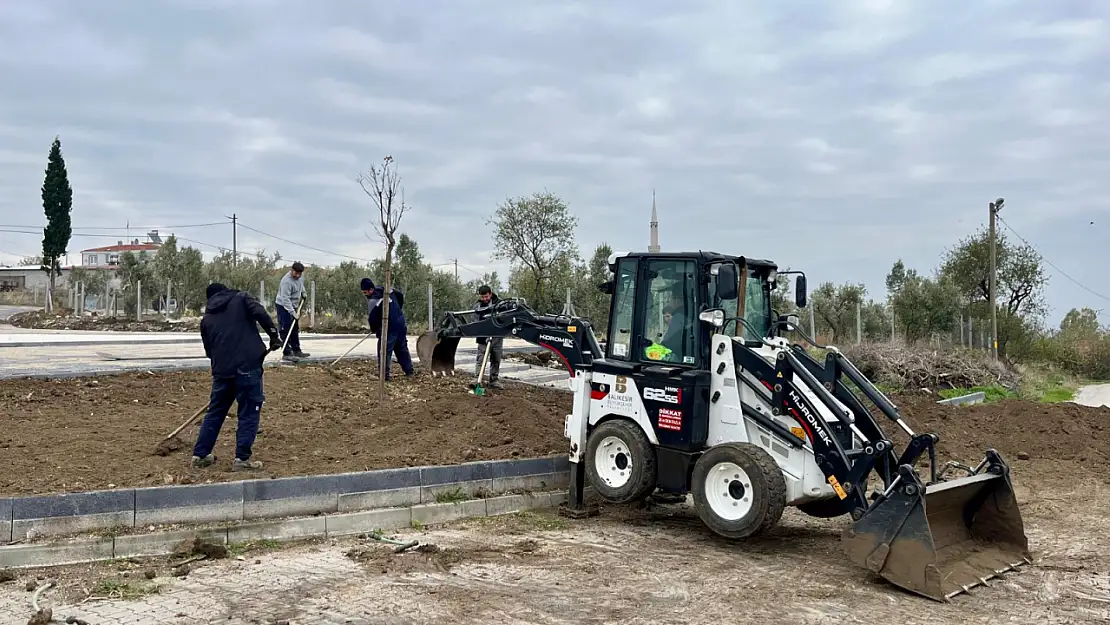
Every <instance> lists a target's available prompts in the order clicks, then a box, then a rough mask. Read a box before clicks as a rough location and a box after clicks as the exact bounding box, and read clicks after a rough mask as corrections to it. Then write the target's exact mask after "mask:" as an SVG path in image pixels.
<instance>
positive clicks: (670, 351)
mask: <svg viewBox="0 0 1110 625" xmlns="http://www.w3.org/2000/svg"><path fill="white" fill-rule="evenodd" d="M645 269H646V275H645V278H646V280H645V282H644V286H645V288H646V292H645V294H644V297H643V298H642V300H641V302H642V303H641V305H642V306H643V310H642V311H641V318H642V319H643V324H644V332H643V347H642V348H641V349H640V350H639V352H640V353H639V359H640V360H641V361H644V362H665V363H668V364H680V365H692V364H695V363H696V362H697V344H698V325H697V324H698V320H697V303H696V300H695V294H696V293H697V287H698V280H697V266H696V264H695V262H694V261H693V260H677V259H676V260H672V259H657V260H650V261H648V262H647V267H646V268H645Z"/></svg>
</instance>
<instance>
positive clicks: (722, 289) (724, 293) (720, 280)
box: [717, 263, 739, 299]
mask: <svg viewBox="0 0 1110 625" xmlns="http://www.w3.org/2000/svg"><path fill="white" fill-rule="evenodd" d="M719 267H720V269H718V270H717V297H719V298H721V299H736V296H737V295H738V292H739V286H738V284H737V282H739V277H738V276H737V273H736V265H734V264H733V263H723V264H721V265H719Z"/></svg>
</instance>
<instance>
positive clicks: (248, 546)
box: [227, 538, 281, 556]
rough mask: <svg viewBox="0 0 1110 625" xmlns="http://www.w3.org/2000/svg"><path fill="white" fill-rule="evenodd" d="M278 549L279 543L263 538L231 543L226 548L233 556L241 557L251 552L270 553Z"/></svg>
mask: <svg viewBox="0 0 1110 625" xmlns="http://www.w3.org/2000/svg"><path fill="white" fill-rule="evenodd" d="M280 548H281V542H280V541H277V540H271V539H269V538H263V539H261V540H248V541H244V542H239V543H231V544H229V545H228V546H227V552H228V553H229V554H231V555H233V556H241V555H243V554H245V553H250V552H252V551H272V550H274V549H280Z"/></svg>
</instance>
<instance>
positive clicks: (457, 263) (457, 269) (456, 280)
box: [455, 258, 459, 284]
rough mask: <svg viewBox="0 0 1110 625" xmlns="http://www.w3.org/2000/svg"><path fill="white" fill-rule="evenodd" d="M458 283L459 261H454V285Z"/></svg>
mask: <svg viewBox="0 0 1110 625" xmlns="http://www.w3.org/2000/svg"><path fill="white" fill-rule="evenodd" d="M458 283H459V259H457V258H456V259H455V284H458Z"/></svg>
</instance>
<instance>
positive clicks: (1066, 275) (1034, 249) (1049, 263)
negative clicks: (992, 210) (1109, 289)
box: [996, 215, 1110, 302]
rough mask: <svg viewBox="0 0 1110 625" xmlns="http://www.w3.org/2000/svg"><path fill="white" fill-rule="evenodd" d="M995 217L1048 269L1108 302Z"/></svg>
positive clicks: (998, 217) (1002, 220) (1003, 220)
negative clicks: (1039, 258) (1038, 257)
mask: <svg viewBox="0 0 1110 625" xmlns="http://www.w3.org/2000/svg"><path fill="white" fill-rule="evenodd" d="M996 217H997V219H998V221H1001V222H1002V225H1003V226H1006V229H1007V230H1009V231H1010V232H1012V233H1014V236H1015V237H1017V238H1018V239H1020V240H1021V242H1022V243H1024V244H1026V245H1028V246H1029V247H1030V248H1031V249H1032V250H1033V251H1034V252H1036V253H1037V255H1038V256H1040V257H1041V260H1043V261H1044V262H1045V264H1047V265H1048V266H1049V267H1052V268H1053V269H1055V270H1056V271H1058V272H1059V273H1060V275H1062V276H1064V277H1065V278H1067V279H1068V280H1071V281H1072V283H1074V284H1075V285H1076V286H1078V287H1079V288H1081V289H1083V290H1084V291H1087V292H1088V293H1090V294H1091V295H1094V296H1095V297H1101V298H1102V299H1104V300H1106V301H1108V302H1110V297H1106V296H1105V295H1103V294H1102V293H1099V292H1098V291H1094V290H1092V289H1090V288H1089V287H1087V286H1086V285H1085V284H1083V283H1081V282H1079V281H1078V280H1076V279H1075V278H1073V277H1071V276H1069V275H1068V272H1066V271H1064V270H1063V269H1060V268H1059V267H1057V266H1056V265H1054V264H1053V263H1052V261H1050V260H1048V259H1047V258H1045V255H1044V254H1042V253H1041V251H1040V250H1038V249H1037V248H1036V247H1034V245H1033V244H1032V243H1030V242H1029V241H1026V240H1025V238H1024V237H1022V236H1021V235H1020V234H1018V233H1017V231H1016V230H1014V229H1013V228H1012V227H1010V224H1008V223H1006V220H1005V219H1003V218H1002V216H1001V215H996Z"/></svg>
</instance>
